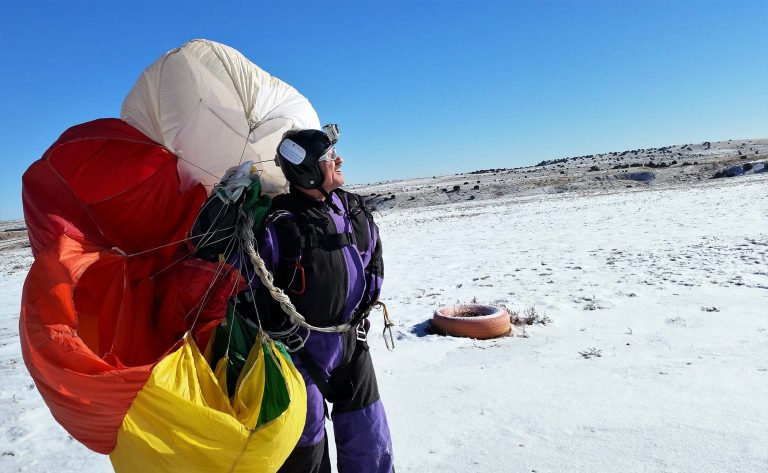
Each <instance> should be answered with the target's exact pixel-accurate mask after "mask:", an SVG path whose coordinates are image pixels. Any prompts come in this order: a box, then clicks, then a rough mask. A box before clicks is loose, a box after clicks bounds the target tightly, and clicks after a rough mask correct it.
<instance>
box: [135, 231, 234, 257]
mask: <svg viewBox="0 0 768 473" xmlns="http://www.w3.org/2000/svg"><path fill="white" fill-rule="evenodd" d="M233 228H235V225H232V226H231V227H227V228H220V229H218V230H214V231H212V232H206V233H201V234H200V235H199V236H208V235H213V234H214V233H216V232H218V231H224V230H232V229H233ZM192 238H193V237H187V238H182V239H181V240H176V241H173V242H171V243H168V244H167V245H161V246H156V247H154V248H150V249H148V250H144V251H139V252H136V253H131V254H130V255H125V256H126V257H128V258H130V257H132V256H139V255H143V254H144V253H150V252H152V251H157V250H162V249H163V248H167V247H169V246H173V245H178V244H179V243H184V242H185V241H189V240H191V239H192ZM222 240H224V238H222V239H221V240H216V241H213V242H210V243H208V242H206V243H205V245H198V248H202V247H203V246H206V245H208V244H213V243H218V242H220V241H222Z"/></svg>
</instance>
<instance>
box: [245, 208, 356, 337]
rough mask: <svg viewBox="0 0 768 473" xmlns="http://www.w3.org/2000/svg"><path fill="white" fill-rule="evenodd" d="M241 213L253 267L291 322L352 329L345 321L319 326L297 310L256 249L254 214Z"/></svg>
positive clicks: (323, 329) (327, 329) (333, 329)
mask: <svg viewBox="0 0 768 473" xmlns="http://www.w3.org/2000/svg"><path fill="white" fill-rule="evenodd" d="M241 215H242V216H243V218H244V224H243V225H241V226H240V236H241V238H240V241H242V242H243V244H244V246H245V248H244V249H245V253H246V254H247V255H248V258H249V259H250V260H251V263H252V264H253V268H254V270H255V271H256V274H257V275H258V276H259V279H260V280H261V283H262V284H264V287H266V288H267V290H268V291H269V294H270V295H271V296H272V298H273V299H274V300H275V301H277V302H278V303H279V304H280V308H282V309H283V312H285V313H286V314H287V315H288V318H289V319H290V320H291V322H293V324H294V325H298V326H301V327H304V328H306V329H309V330H315V331H317V332H325V333H340V332H346V331H348V330H350V329H351V328H352V327H353V326H352V325H351V324H349V323H348V322H344V323H343V324H341V325H334V326H331V327H317V326H315V325H311V324H310V323H308V322H307V319H305V318H304V316H303V315H301V314H300V313H299V311H298V310H296V306H294V305H293V303H292V302H291V299H290V298H289V297H288V295H287V294H286V293H285V292H283V290H282V289H280V288H279V287H277V286H275V284H274V277H273V276H272V273H270V272H269V270H268V269H267V266H266V265H265V264H264V260H263V259H261V256H259V253H258V251H256V248H255V247H254V244H253V242H254V239H255V236H254V234H253V216H251V215H248V214H245V213H241Z"/></svg>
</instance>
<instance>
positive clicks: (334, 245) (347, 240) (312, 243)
mask: <svg viewBox="0 0 768 473" xmlns="http://www.w3.org/2000/svg"><path fill="white" fill-rule="evenodd" d="M299 243H300V244H301V247H302V248H322V249H324V250H326V251H336V250H340V249H342V248H343V247H345V246H347V245H351V244H352V234H351V233H330V234H328V235H318V234H316V233H310V234H306V235H301V237H299Z"/></svg>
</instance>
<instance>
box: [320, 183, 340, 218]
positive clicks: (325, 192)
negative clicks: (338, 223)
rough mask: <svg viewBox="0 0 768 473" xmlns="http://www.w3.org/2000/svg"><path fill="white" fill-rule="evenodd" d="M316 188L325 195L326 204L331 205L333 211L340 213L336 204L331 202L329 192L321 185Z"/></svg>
mask: <svg viewBox="0 0 768 473" xmlns="http://www.w3.org/2000/svg"><path fill="white" fill-rule="evenodd" d="M317 190H319V191H320V193H321V194H323V197H325V201H326V202H327V203H328V206H329V207H331V208H332V209H333V211H334V212H336V213H337V214H341V210H339V208H338V207H337V206H336V204H334V203H333V198H331V194H329V193H328V192H327V191H326V190H325V189H323V188H322V187H318V188H317Z"/></svg>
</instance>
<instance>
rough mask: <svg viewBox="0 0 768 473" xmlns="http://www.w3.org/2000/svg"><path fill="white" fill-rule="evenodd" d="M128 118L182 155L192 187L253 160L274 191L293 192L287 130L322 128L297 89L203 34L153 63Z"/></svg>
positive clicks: (129, 104)
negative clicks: (282, 156) (279, 159)
mask: <svg viewBox="0 0 768 473" xmlns="http://www.w3.org/2000/svg"><path fill="white" fill-rule="evenodd" d="M121 117H122V118H123V120H125V121H126V122H128V123H130V124H131V125H133V126H134V127H136V128H138V129H139V130H140V131H142V132H143V133H144V134H145V135H147V136H148V137H150V138H152V139H153V140H155V141H156V142H158V143H160V144H162V145H163V146H165V147H166V148H168V149H169V150H171V152H173V154H175V155H176V156H177V157H178V158H179V174H180V175H181V177H182V180H183V184H184V186H185V187H186V186H188V185H190V184H191V183H196V182H201V183H203V184H205V185H207V186H209V185H213V184H216V183H217V182H218V181H219V180H220V179H221V177H222V176H223V175H224V172H225V171H226V170H227V169H228V168H230V167H232V166H234V165H236V164H238V163H240V162H244V161H253V162H254V163H256V167H257V169H258V171H259V173H260V177H261V186H262V190H263V191H264V192H266V193H267V194H278V193H280V192H282V191H284V190H285V186H286V180H285V177H284V176H283V174H282V172H281V171H280V168H279V167H278V166H277V165H276V164H275V162H274V158H275V150H276V149H277V145H278V144H279V142H280V139H281V138H282V136H283V133H285V132H286V131H288V130H290V129H292V128H312V129H319V128H320V120H319V119H318V117H317V114H316V113H315V111H314V109H313V108H312V106H311V105H310V104H309V102H308V101H307V99H306V98H304V96H302V95H301V94H299V93H298V92H297V91H296V89H294V88H293V87H291V86H289V85H288V84H286V83H285V82H282V81H281V80H279V79H277V78H275V77H272V76H270V75H269V74H268V73H266V72H265V71H263V70H262V69H260V68H259V67H257V66H256V65H255V64H253V63H252V62H250V61H249V60H248V59H247V58H245V57H244V56H243V55H242V54H240V53H239V52H238V51H236V50H234V49H232V48H230V47H228V46H225V45H223V44H219V43H215V42H213V41H208V40H202V39H198V40H193V41H190V42H188V43H186V44H185V45H184V46H182V47H180V48H177V49H174V50H171V51H169V52H168V53H166V54H165V55H163V56H162V57H161V58H160V59H158V60H157V61H156V62H155V63H154V64H152V65H151V66H150V67H148V68H147V69H146V70H145V71H144V73H143V74H142V75H141V77H140V78H139V80H138V81H137V82H136V85H135V86H134V87H133V89H132V90H131V91H130V93H129V94H128V96H127V97H126V99H125V102H124V103H123V109H122V112H121Z"/></svg>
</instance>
